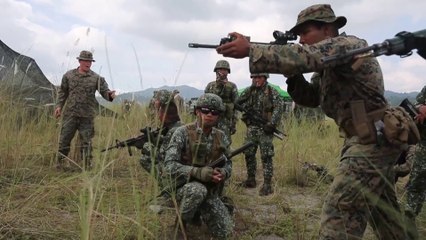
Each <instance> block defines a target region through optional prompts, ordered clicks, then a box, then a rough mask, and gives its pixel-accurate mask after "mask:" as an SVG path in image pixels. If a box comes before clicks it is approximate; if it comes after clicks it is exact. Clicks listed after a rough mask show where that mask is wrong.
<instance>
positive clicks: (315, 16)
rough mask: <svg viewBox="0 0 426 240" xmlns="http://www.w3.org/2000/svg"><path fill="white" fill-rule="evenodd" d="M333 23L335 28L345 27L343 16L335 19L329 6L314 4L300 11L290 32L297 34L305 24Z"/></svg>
mask: <svg viewBox="0 0 426 240" xmlns="http://www.w3.org/2000/svg"><path fill="white" fill-rule="evenodd" d="M309 21H314V22H324V23H335V24H336V27H337V28H341V27H343V26H345V24H346V22H347V20H346V18H345V17H343V16H339V17H336V15H335V14H334V11H333V9H331V6H330V4H316V5H312V6H310V7H308V8H306V9H304V10H302V11H301V12H300V13H299V15H298V16H297V23H296V25H295V26H294V27H293V28H292V29H290V32H292V33H295V34H298V32H299V31H300V29H299V28H300V26H301V25H302V24H304V23H306V22H309Z"/></svg>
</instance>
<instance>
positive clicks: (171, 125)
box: [139, 89, 182, 186]
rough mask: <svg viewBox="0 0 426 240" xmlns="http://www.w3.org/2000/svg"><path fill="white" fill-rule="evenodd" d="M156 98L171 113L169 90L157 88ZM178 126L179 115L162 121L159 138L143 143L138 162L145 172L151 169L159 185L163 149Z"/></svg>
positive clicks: (179, 124) (162, 163)
mask: <svg viewBox="0 0 426 240" xmlns="http://www.w3.org/2000/svg"><path fill="white" fill-rule="evenodd" d="M156 100H157V101H159V102H160V105H161V108H165V110H166V112H167V111H168V112H167V113H166V114H172V113H171V108H172V104H173V105H174V103H172V102H171V101H172V100H173V99H172V93H171V92H170V91H167V90H164V89H163V90H159V91H158V93H157V95H156ZM169 106H170V108H169ZM174 107H175V106H174ZM160 111H161V110H160ZM175 111H177V108H175ZM175 114H177V112H175ZM180 126H182V123H181V122H180V121H179V117H175V118H174V119H173V120H172V121H170V122H164V123H163V126H160V127H161V128H162V130H161V135H159V137H160V139H151V141H150V142H146V143H145V144H144V145H143V148H142V157H141V159H140V161H139V162H140V164H141V166H142V168H143V169H145V170H146V171H147V172H149V173H151V172H152V171H153V174H154V176H155V177H156V178H157V180H159V184H160V186H162V185H161V180H160V179H158V177H159V176H161V172H162V168H163V165H164V155H165V150H166V148H167V146H168V143H169V141H170V138H171V136H172V135H173V133H174V131H175V130H176V128H178V127H180ZM153 164H154V165H153Z"/></svg>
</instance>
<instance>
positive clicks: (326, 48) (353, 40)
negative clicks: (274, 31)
mask: <svg viewBox="0 0 426 240" xmlns="http://www.w3.org/2000/svg"><path fill="white" fill-rule="evenodd" d="M366 46H367V42H366V41H365V40H362V39H359V38H357V37H355V36H347V35H346V34H341V35H339V36H337V37H334V38H328V39H325V40H323V41H321V42H318V43H316V44H313V45H299V44H288V45H258V44H252V45H251V48H250V71H251V72H252V73H261V72H269V73H281V74H284V75H286V76H290V77H289V78H288V79H287V90H288V92H289V94H290V95H291V97H292V98H293V100H294V101H295V102H296V103H298V104H301V105H303V106H307V107H317V106H319V105H320V106H321V108H322V109H323V111H324V113H325V114H326V115H327V116H329V117H331V118H333V119H334V120H335V121H336V122H337V124H339V125H340V123H341V122H342V121H343V120H344V119H345V118H347V117H348V116H350V112H351V111H350V102H351V101H353V100H364V102H365V107H366V111H367V112H370V111H373V110H377V109H380V108H383V107H385V106H387V101H386V99H385V97H384V83H383V76H382V71H381V68H380V65H379V63H378V61H377V59H376V58H364V59H362V60H357V61H356V62H354V61H353V60H351V59H345V60H342V61H341V62H334V63H330V64H327V65H326V64H323V63H322V62H321V58H322V57H324V56H330V55H333V54H337V53H339V52H341V51H345V50H346V51H349V50H353V49H358V48H361V47H366ZM309 72H316V73H317V74H318V75H319V76H320V81H319V84H311V83H309V82H308V81H306V80H305V78H304V77H303V75H302V74H303V73H309Z"/></svg>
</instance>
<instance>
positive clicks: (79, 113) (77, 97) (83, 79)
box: [54, 50, 115, 171]
mask: <svg viewBox="0 0 426 240" xmlns="http://www.w3.org/2000/svg"><path fill="white" fill-rule="evenodd" d="M77 59H78V63H79V66H78V67H77V68H75V69H72V70H69V71H67V72H66V73H65V74H64V75H63V77H62V81H61V85H60V87H59V91H58V101H57V102H58V103H57V105H56V108H55V112H54V115H55V117H57V118H59V117H60V116H63V120H62V123H63V124H62V126H61V133H60V137H59V148H58V155H57V166H56V167H57V169H58V170H66V171H68V170H70V166H69V162H68V160H67V155H68V153H69V151H70V144H71V141H72V139H73V137H74V135H75V133H76V132H77V130H78V133H79V136H80V139H81V146H80V150H81V151H80V152H81V156H83V164H82V166H81V168H82V169H86V170H89V169H91V168H92V166H93V165H92V158H93V156H92V138H93V137H94V135H95V132H94V131H95V130H94V124H95V123H94V118H95V115H96V109H97V107H98V102H97V100H96V97H95V93H96V91H98V92H99V93H100V94H101V96H102V97H103V98H104V99H106V100H107V101H111V102H112V101H113V99H114V98H115V91H114V90H110V89H109V87H108V84H107V82H106V81H105V78H103V77H101V76H100V75H99V74H97V73H95V72H94V71H92V70H91V69H90V68H91V66H92V62H94V61H95V60H94V59H93V54H92V53H91V52H90V51H87V50H83V51H81V52H80V55H79V56H78V57H77ZM65 123H66V124H65Z"/></svg>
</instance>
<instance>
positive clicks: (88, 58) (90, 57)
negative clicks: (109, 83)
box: [77, 50, 95, 62]
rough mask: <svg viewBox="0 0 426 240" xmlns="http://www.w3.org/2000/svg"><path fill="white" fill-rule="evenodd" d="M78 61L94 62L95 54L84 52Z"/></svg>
mask: <svg viewBox="0 0 426 240" xmlns="http://www.w3.org/2000/svg"><path fill="white" fill-rule="evenodd" d="M77 59H78V60H85V61H92V62H94V61H95V60H94V59H93V54H92V53H91V52H89V51H86V50H83V51H81V52H80V56H78V57H77Z"/></svg>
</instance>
